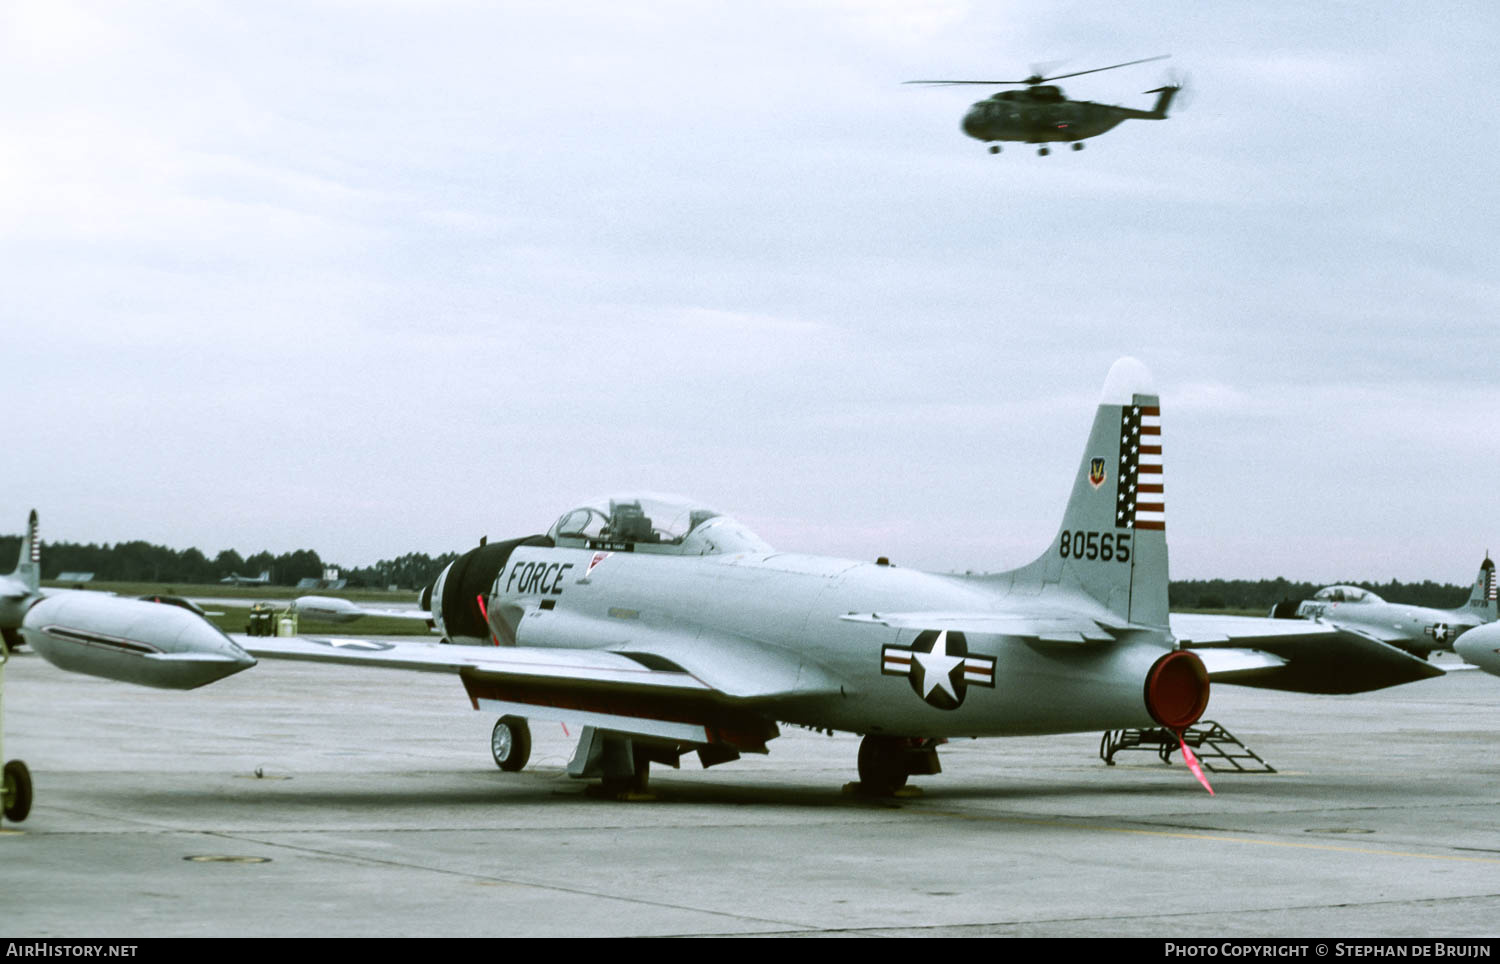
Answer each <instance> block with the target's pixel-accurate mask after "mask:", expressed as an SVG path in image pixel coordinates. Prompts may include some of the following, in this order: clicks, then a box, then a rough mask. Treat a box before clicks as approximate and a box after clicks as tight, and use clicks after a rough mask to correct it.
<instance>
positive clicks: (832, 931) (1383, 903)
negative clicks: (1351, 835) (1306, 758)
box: [668, 893, 1500, 937]
mask: <svg viewBox="0 0 1500 964" xmlns="http://www.w3.org/2000/svg"><path fill="white" fill-rule="evenodd" d="M1496 899H1500V893H1496V894H1467V895H1465V896H1463V897H1444V898H1436V897H1424V898H1420V899H1417V900H1370V901H1340V902H1337V903H1327V904H1286V905H1278V906H1274V907H1241V908H1238V909H1236V910H1234V911H1232V912H1230V914H1232V915H1242V914H1283V913H1286V912H1288V911H1318V910H1339V909H1347V908H1351V907H1357V908H1361V909H1366V910H1368V909H1372V908H1377V907H1418V906H1422V905H1433V906H1437V905H1445V906H1452V905H1454V904H1460V903H1464V902H1468V901H1486V900H1496ZM1220 916H1229V915H1223V914H1221V915H1220ZM1202 918H1203V912H1202V911H1198V910H1192V911H1181V912H1178V913H1169V914H1148V915H1140V914H1091V915H1088V916H1079V917H1035V918H1025V919H1016V920H999V921H976V922H973V923H969V924H914V925H912V926H910V927H891V926H889V925H879V926H871V927H819V928H810V929H807V930H798V931H760V932H758V933H755V934H740V933H737V932H736V933H729V932H726V933H722V934H717V933H716V934H696V933H694V934H672V935H668V936H671V937H809V936H818V935H824V936H833V935H837V934H863V935H868V936H878V935H880V934H921V935H926V936H942V935H947V934H951V935H952V936H954V937H962V936H964V932H965V931H974V930H981V929H982V930H992V929H995V928H1024V927H1046V926H1050V925H1068V924H1081V923H1107V922H1109V921H1132V922H1134V923H1137V924H1139V923H1140V922H1142V921H1163V922H1170V921H1174V920H1201V919H1202Z"/></svg>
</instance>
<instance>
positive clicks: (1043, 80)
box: [1038, 54, 1172, 83]
mask: <svg viewBox="0 0 1500 964" xmlns="http://www.w3.org/2000/svg"><path fill="white" fill-rule="evenodd" d="M1170 56H1172V55H1171V54H1161V55H1160V56H1157V57H1142V58H1141V59H1140V60H1127V61H1125V62H1124V63H1123V64H1111V65H1110V66H1108V67H1095V68H1094V69H1093V70H1079V71H1075V72H1073V73H1071V74H1058V75H1057V76H1055V77H1043V78H1041V80H1040V81H1038V83H1046V82H1048V81H1052V80H1062V79H1063V78H1065V77H1082V76H1083V75H1084V74H1097V73H1099V71H1101V70H1114V69H1115V68H1117V67H1129V66H1131V65H1132V64H1149V63H1150V62H1151V61H1153V60H1166V59H1167V58H1168V57H1170Z"/></svg>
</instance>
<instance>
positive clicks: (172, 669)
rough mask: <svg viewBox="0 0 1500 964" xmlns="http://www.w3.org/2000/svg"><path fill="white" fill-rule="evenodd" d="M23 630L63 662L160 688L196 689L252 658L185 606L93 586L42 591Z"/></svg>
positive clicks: (91, 672)
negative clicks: (82, 589) (122, 595)
mask: <svg viewBox="0 0 1500 964" xmlns="http://www.w3.org/2000/svg"><path fill="white" fill-rule="evenodd" d="M21 635H22V637H24V638H25V640H26V642H27V643H29V644H30V645H31V646H32V647H33V648H35V649H36V651H37V652H38V653H40V654H41V655H42V657H43V658H44V659H46V660H47V661H48V662H49V663H52V664H53V665H55V666H58V667H60V668H62V669H65V670H69V671H71V672H75V673H87V674H88V675H90V676H102V677H104V678H105V679H113V680H120V681H122V682H126V683H139V684H140V685H142V686H155V687H159V688H161V689H174V690H190V689H194V688H195V687H199V686H202V685H204V684H205V683H212V682H214V681H215V680H219V679H223V678H224V677H226V676H229V675H231V674H232V673H238V672H239V671H240V670H242V669H249V668H250V667H251V666H254V665H255V660H254V659H253V658H252V657H251V656H250V654H248V653H246V652H245V651H244V650H243V649H241V648H240V647H239V646H237V645H235V643H234V641H233V640H231V639H230V638H229V637H228V636H225V635H224V634H223V633H222V632H220V631H219V630H218V629H217V628H215V627H214V625H213V624H212V623H210V622H208V621H207V620H205V619H203V618H202V617H200V616H197V615H195V614H193V613H191V612H189V611H188V610H186V609H182V608H180V607H178V606H169V605H163V604H161V603H153V602H145V601H142V600H139V599H122V598H120V597H118V596H108V595H105V594H104V593H98V592H68V593H59V594H57V595H53V596H48V597H46V598H45V599H43V600H41V601H40V602H38V603H37V604H36V605H35V606H32V607H31V609H30V610H28V611H27V613H26V616H25V618H24V619H23V620H22V621H21Z"/></svg>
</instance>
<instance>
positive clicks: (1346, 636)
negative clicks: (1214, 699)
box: [1171, 613, 1443, 693]
mask: <svg viewBox="0 0 1500 964" xmlns="http://www.w3.org/2000/svg"><path fill="white" fill-rule="evenodd" d="M1171 628H1172V635H1173V636H1175V637H1176V638H1177V642H1178V645H1180V646H1181V647H1182V648H1183V649H1191V650H1193V651H1194V652H1195V653H1198V654H1199V656H1201V657H1203V658H1204V659H1205V660H1206V659H1208V657H1207V656H1206V655H1205V654H1207V653H1209V652H1211V651H1213V650H1215V649H1253V650H1259V651H1261V652H1263V653H1269V654H1271V655H1273V656H1277V657H1279V658H1281V659H1283V660H1285V661H1286V665H1285V666H1282V667H1279V668H1277V667H1267V668H1264V669H1261V670H1257V671H1255V672H1249V671H1245V672H1243V673H1237V674H1236V677H1235V678H1233V679H1231V678H1228V677H1227V676H1226V677H1224V678H1223V682H1226V683H1230V682H1233V683H1239V684H1241V685H1244V686H1256V687H1262V688H1265V689H1277V690H1290V691H1292V692H1296V693H1364V692H1368V691H1369V690H1378V689H1384V688H1385V687H1387V686H1396V685H1398V684H1401V683H1413V682H1416V681H1417V680H1423V679H1431V678H1433V677H1436V676H1442V675H1443V671H1442V670H1441V669H1439V668H1438V667H1436V666H1433V665H1432V664H1431V663H1428V662H1427V661H1425V660H1421V659H1418V658H1417V657H1415V656H1412V655H1411V654H1410V653H1407V652H1405V651H1404V650H1400V649H1397V648H1396V647H1394V646H1390V645H1387V644H1386V643H1383V642H1381V641H1379V640H1377V639H1372V638H1369V637H1365V636H1360V635H1358V634H1356V633H1350V632H1346V631H1345V630H1342V629H1340V628H1338V627H1335V626H1330V625H1327V624H1324V623H1316V622H1311V621H1308V620H1290V619H1267V618H1264V617H1258V616H1213V615H1205V614H1199V613H1172V615H1171Z"/></svg>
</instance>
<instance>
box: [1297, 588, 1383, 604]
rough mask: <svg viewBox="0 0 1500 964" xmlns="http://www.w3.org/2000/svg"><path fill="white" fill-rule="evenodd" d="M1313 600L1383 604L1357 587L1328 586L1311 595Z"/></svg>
mask: <svg viewBox="0 0 1500 964" xmlns="http://www.w3.org/2000/svg"><path fill="white" fill-rule="evenodd" d="M1313 598H1314V599H1317V600H1319V601H1320V602H1344V603H1357V602H1385V600H1384V599H1381V598H1380V597H1379V596H1377V595H1375V594H1374V593H1373V592H1370V590H1368V589H1360V588H1359V587H1358V586H1329V587H1328V588H1327V589H1319V590H1318V591H1317V592H1316V593H1314V594H1313Z"/></svg>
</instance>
